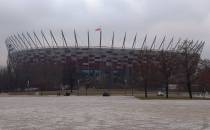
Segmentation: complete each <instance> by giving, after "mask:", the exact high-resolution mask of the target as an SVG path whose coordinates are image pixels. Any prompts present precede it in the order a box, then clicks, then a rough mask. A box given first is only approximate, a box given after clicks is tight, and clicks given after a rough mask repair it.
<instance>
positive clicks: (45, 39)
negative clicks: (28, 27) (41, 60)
mask: <svg viewBox="0 0 210 130" xmlns="http://www.w3.org/2000/svg"><path fill="white" fill-rule="evenodd" d="M41 35H42V39H43V44H44V41H45V42H46V43H47V45H48V46H49V48H51V45H50V43H49V42H48V40H47V38H46V36H45V34H44V32H43V31H42V30H41ZM34 36H35V38H36V39H37V40H38V41H39V44H40V45H41V47H43V46H42V44H41V42H40V40H39V38H38V37H37V35H36V33H35V32H34Z"/></svg>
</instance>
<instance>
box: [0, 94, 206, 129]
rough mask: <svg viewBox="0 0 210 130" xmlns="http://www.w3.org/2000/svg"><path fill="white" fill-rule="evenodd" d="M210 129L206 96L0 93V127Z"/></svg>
mask: <svg viewBox="0 0 210 130" xmlns="http://www.w3.org/2000/svg"><path fill="white" fill-rule="evenodd" d="M1 129H2V130H40V129H42V130H55V129H56V130H57V129H58V130H210V101H208V100H139V99H136V98H134V97H129V96H111V97H102V96H69V97H63V96H61V97H56V96H45V97H41V96H40V97H32V96H15V97H0V130H1Z"/></svg>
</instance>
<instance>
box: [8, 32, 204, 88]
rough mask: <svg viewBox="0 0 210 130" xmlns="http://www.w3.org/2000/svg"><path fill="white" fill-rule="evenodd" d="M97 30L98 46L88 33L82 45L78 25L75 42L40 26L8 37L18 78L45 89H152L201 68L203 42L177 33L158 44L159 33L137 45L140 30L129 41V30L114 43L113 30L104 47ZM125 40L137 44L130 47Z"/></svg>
mask: <svg viewBox="0 0 210 130" xmlns="http://www.w3.org/2000/svg"><path fill="white" fill-rule="evenodd" d="M98 32H99V33H100V35H99V36H100V37H99V42H98V46H90V38H89V32H87V42H86V46H80V44H79V43H78V34H77V33H76V31H75V30H74V31H73V37H74V39H73V40H74V45H71V46H70V44H69V41H67V40H66V37H65V35H64V32H63V31H62V30H61V31H60V33H59V35H54V34H53V32H52V31H49V33H48V34H46V33H44V32H43V31H41V32H39V33H35V32H32V33H28V32H27V33H18V34H16V35H11V36H9V37H8V38H7V39H6V41H5V44H6V46H7V49H8V68H9V69H10V71H11V73H12V75H13V77H15V81H14V83H15V84H16V86H17V87H18V88H21V89H24V88H27V87H29V86H30V87H35V88H39V89H40V90H57V89H60V88H61V86H65V85H67V86H72V87H73V88H76V87H78V86H85V85H87V84H88V85H89V86H91V87H93V86H94V87H97V88H107V89H111V88H122V87H124V86H126V87H128V88H129V87H135V88H139V89H143V88H144V87H143V86H145V83H146V85H148V86H149V88H150V89H158V88H162V87H163V86H164V84H165V79H166V78H167V82H168V83H169V84H185V83H184V79H185V76H184V73H185V72H186V68H185V66H186V64H187V66H188V67H187V68H189V69H190V71H191V73H195V72H196V68H197V64H198V61H199V59H200V54H201V52H202V48H203V46H204V42H203V41H193V40H185V39H184V40H182V39H178V40H175V39H174V38H172V39H170V41H168V42H166V37H164V38H163V39H161V42H160V43H158V42H157V37H156V36H155V37H154V39H152V42H151V43H150V46H149V44H148V38H147V35H146V36H144V37H143V41H142V42H141V43H138V44H141V47H139V48H137V47H136V44H137V34H136V35H134V37H133V41H132V42H131V43H127V42H126V38H127V37H126V33H125V34H124V36H123V41H122V46H121V47H115V34H114V32H113V34H112V36H111V38H110V43H111V46H110V47H109V46H102V44H101V43H102V42H101V41H102V40H103V37H102V31H101V30H100V31H98ZM58 39H62V40H58ZM50 41H52V42H50ZM107 42H109V41H107ZM125 44H130V45H132V47H131V48H127V47H125ZM186 58H187V59H186ZM186 60H187V63H186V62H185V61H186ZM185 63H186V64H185Z"/></svg>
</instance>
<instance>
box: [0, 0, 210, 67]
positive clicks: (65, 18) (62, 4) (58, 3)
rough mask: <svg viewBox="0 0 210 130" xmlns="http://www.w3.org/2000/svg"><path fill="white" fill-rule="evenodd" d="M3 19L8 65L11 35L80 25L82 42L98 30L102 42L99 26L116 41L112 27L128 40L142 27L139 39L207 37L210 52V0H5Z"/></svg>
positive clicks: (0, 34) (0, 52)
mask: <svg viewBox="0 0 210 130" xmlns="http://www.w3.org/2000/svg"><path fill="white" fill-rule="evenodd" d="M0 18H1V19H0V42H1V44H0V64H3V65H5V64H6V59H7V51H6V47H5V45H4V40H5V38H6V37H7V36H8V35H10V34H13V33H16V32H26V31H33V30H35V31H39V30H40V29H44V30H48V29H53V30H58V29H64V31H65V32H66V33H67V35H69V37H70V34H71V33H72V30H73V29H74V28H76V29H77V30H78V32H80V33H79V34H80V38H81V39H80V41H81V42H84V41H85V40H86V37H85V34H86V31H87V30H92V32H91V34H92V41H93V42H94V43H93V44H96V42H97V38H96V37H97V34H96V33H94V29H95V28H96V27H98V26H102V28H103V34H104V35H103V36H104V37H103V38H104V41H108V40H110V38H111V32H112V31H115V32H116V35H117V41H118V42H120V40H122V37H123V34H124V32H125V31H126V32H128V41H129V39H130V41H131V39H132V37H133V35H134V34H135V33H136V32H138V39H139V41H140V40H142V38H143V36H144V35H145V34H148V35H149V36H150V37H151V38H152V37H153V36H154V35H156V34H157V35H158V36H160V38H162V37H163V36H164V35H167V36H169V37H172V36H174V37H176V38H179V37H183V38H186V37H187V38H189V39H194V40H197V39H198V40H205V41H206V46H205V48H204V52H203V58H209V57H210V52H208V48H210V44H209V42H210V37H209V36H210V1H209V0H199V1H198V0H176V1H174V0H76V1H73V0H30V1H29V0H0ZM169 37H168V39H169ZM160 38H159V39H160ZM104 44H108V43H105V42H104ZM118 44H119V43H118ZM127 44H129V42H128V43H127Z"/></svg>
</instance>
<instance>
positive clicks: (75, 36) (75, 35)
mask: <svg viewBox="0 0 210 130" xmlns="http://www.w3.org/2000/svg"><path fill="white" fill-rule="evenodd" d="M74 40H75V47H76V48H77V47H78V41H77V34H76V30H75V29H74Z"/></svg>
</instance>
